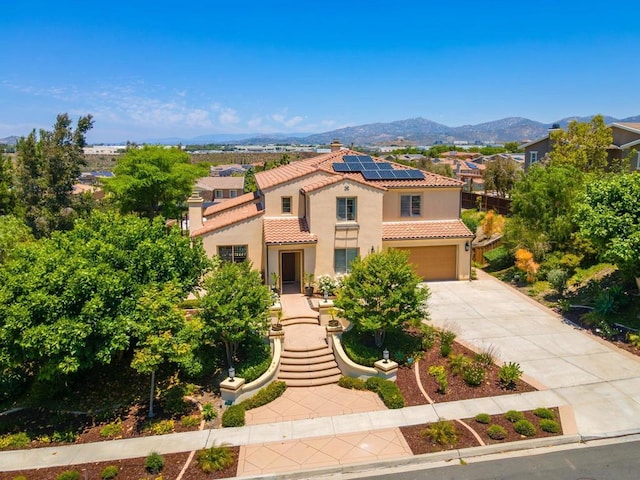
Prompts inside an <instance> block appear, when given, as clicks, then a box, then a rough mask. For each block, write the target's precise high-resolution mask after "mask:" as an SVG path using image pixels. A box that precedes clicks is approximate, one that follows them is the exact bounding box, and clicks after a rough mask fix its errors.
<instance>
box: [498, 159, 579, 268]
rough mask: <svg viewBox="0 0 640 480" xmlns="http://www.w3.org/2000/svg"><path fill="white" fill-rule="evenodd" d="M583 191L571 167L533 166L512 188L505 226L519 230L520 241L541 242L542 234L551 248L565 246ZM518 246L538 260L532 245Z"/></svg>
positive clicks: (575, 170)
mask: <svg viewBox="0 0 640 480" xmlns="http://www.w3.org/2000/svg"><path fill="white" fill-rule="evenodd" d="M583 188H584V183H583V176H582V174H581V172H580V171H579V170H578V169H577V168H576V167H574V166H573V165H570V164H563V165H549V166H544V165H533V166H532V167H531V168H530V169H529V171H528V172H527V174H526V175H525V176H524V177H523V178H522V179H521V180H520V181H518V182H516V184H515V186H514V189H513V191H512V194H511V198H512V200H513V202H512V204H511V214H512V221H511V222H508V223H507V229H510V230H511V232H514V231H519V234H518V237H520V240H518V241H520V242H522V241H523V240H526V239H527V238H529V239H537V240H533V241H541V239H540V235H543V236H544V237H545V238H546V240H547V241H548V242H549V243H550V244H551V245H552V246H554V247H562V246H566V245H567V244H568V242H569V240H570V239H571V235H572V233H573V232H574V231H575V230H576V226H575V223H574V221H573V212H574V207H575V201H576V198H577V197H578V195H579V194H580V193H581V192H582V190H583ZM524 230H529V233H527V232H525V231H524ZM507 236H508V237H510V236H509V235H507ZM510 238H513V236H511V237H510ZM516 240H517V239H516ZM518 247H521V248H527V249H528V250H530V251H532V252H534V254H536V258H540V257H539V255H538V252H536V250H537V248H536V247H535V246H533V245H527V244H522V243H520V245H518Z"/></svg>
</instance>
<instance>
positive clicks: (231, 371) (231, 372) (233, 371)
mask: <svg viewBox="0 0 640 480" xmlns="http://www.w3.org/2000/svg"><path fill="white" fill-rule="evenodd" d="M229 378H230V379H231V380H230V381H231V382H233V380H234V378H236V369H235V368H233V367H229Z"/></svg>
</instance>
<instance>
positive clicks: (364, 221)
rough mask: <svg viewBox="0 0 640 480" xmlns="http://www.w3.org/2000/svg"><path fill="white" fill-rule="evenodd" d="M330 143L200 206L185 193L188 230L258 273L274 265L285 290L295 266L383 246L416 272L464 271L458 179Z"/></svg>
mask: <svg viewBox="0 0 640 480" xmlns="http://www.w3.org/2000/svg"><path fill="white" fill-rule="evenodd" d="M332 150H333V151H332V152H331V153H327V154H324V155H320V156H317V157H314V158H310V159H305V160H300V161H297V162H293V163H291V164H289V165H284V166H281V167H278V168H274V169H271V170H267V171H264V172H259V173H256V183H257V185H258V189H259V190H258V192H255V193H248V194H245V195H242V196H239V197H237V198H235V199H231V200H228V201H226V202H224V203H222V204H219V205H214V206H211V207H209V208H207V209H206V210H204V212H203V211H202V203H203V200H202V198H199V197H198V196H197V195H195V194H194V195H193V196H192V197H191V198H190V199H189V201H188V203H189V217H190V223H191V227H190V230H191V237H192V238H200V239H202V242H203V245H204V248H205V250H206V251H207V254H208V255H210V256H213V255H219V256H220V257H222V258H223V259H225V260H229V261H243V260H250V261H251V262H252V264H253V266H254V267H255V268H257V269H259V270H261V271H262V272H263V274H264V275H265V278H270V276H271V274H272V273H273V272H275V273H276V274H277V275H278V276H279V278H280V279H281V282H282V286H287V291H302V280H303V276H304V273H313V274H314V275H315V277H316V278H318V277H319V276H320V275H323V274H329V275H332V276H333V275H336V274H339V273H347V272H348V271H349V263H350V262H351V260H353V259H354V258H355V257H357V256H366V255H367V254H369V253H371V252H374V251H379V250H381V249H384V248H388V247H394V248H399V249H402V250H406V251H407V252H408V253H409V259H410V261H411V263H413V264H414V265H415V267H416V271H417V273H418V274H419V275H420V276H421V277H422V278H423V279H425V280H462V279H469V278H470V274H471V256H470V251H469V250H470V243H471V240H472V238H473V234H472V233H471V232H470V231H469V230H468V229H467V227H466V226H465V225H464V223H462V221H461V220H460V196H461V194H460V192H461V189H462V186H463V183H462V182H461V181H459V180H455V179H452V178H447V177H443V176H440V175H436V174H433V173H429V172H422V171H420V170H416V169H413V168H409V167H406V166H404V165H400V164H396V163H392V162H387V161H385V160H382V159H378V158H371V157H369V156H367V155H364V154H362V153H359V152H355V151H352V150H346V149H345V150H342V149H340V145H339V144H338V145H335V144H332ZM203 220H204V222H203Z"/></svg>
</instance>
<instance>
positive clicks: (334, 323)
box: [328, 307, 340, 327]
mask: <svg viewBox="0 0 640 480" xmlns="http://www.w3.org/2000/svg"><path fill="white" fill-rule="evenodd" d="M336 313H338V310H337V309H336V308H335V307H332V308H330V309H329V315H331V320H329V322H328V324H329V326H330V327H339V326H340V322H339V321H338V319H336Z"/></svg>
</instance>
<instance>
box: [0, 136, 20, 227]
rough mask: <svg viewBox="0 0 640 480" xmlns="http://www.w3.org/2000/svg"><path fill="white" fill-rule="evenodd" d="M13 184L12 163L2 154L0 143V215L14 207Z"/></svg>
mask: <svg viewBox="0 0 640 480" xmlns="http://www.w3.org/2000/svg"><path fill="white" fill-rule="evenodd" d="M13 186H14V179H13V164H12V161H11V158H10V157H9V156H8V155H4V152H3V149H2V145H0V215H9V214H11V213H13V211H14V209H15V203H16V197H15V191H14V189H13Z"/></svg>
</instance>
